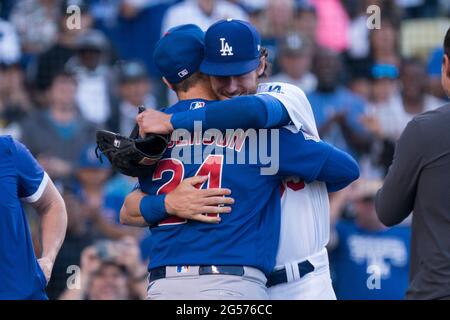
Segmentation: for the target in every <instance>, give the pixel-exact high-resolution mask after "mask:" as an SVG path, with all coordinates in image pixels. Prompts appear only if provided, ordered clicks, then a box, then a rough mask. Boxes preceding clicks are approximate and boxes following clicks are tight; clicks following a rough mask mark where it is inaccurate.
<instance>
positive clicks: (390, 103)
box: [362, 64, 401, 141]
mask: <svg viewBox="0 0 450 320" xmlns="http://www.w3.org/2000/svg"><path fill="white" fill-rule="evenodd" d="M398 77H399V71H398V68H397V67H396V66H395V65H392V64H376V65H374V66H373V67H372V94H371V97H370V101H369V103H368V105H367V107H366V116H364V117H363V119H362V120H363V123H364V126H365V127H366V128H367V129H368V130H369V131H371V132H372V133H373V134H374V135H375V136H377V137H379V138H388V139H390V140H392V141H395V140H397V136H398V133H397V132H398V130H399V128H398V122H397V120H396V118H395V116H394V114H395V113H396V110H397V109H398V108H399V107H400V108H401V106H399V103H401V101H399V99H398V92H399V89H400V88H399V83H398V82H399V80H398Z"/></svg>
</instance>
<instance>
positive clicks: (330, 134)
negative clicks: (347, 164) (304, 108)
mask: <svg viewBox="0 0 450 320" xmlns="http://www.w3.org/2000/svg"><path fill="white" fill-rule="evenodd" d="M342 71H343V69H342V63H341V60H340V58H339V56H338V54H337V53H336V52H333V51H330V50H327V49H324V48H322V49H318V51H317V52H316V56H315V58H314V61H313V72H314V73H315V75H316V76H317V80H318V84H317V90H316V91H314V92H312V93H310V94H309V95H308V99H309V101H310V103H311V106H312V109H313V112H314V117H315V119H316V123H317V127H318V129H319V133H320V136H321V137H322V138H323V139H324V140H325V141H328V142H330V143H331V144H333V145H335V146H336V147H338V148H340V149H342V150H346V151H348V152H351V153H353V154H355V153H356V152H358V151H359V152H360V153H361V152H366V151H367V149H368V148H369V147H370V144H371V139H370V136H369V135H368V133H367V131H366V130H365V129H364V127H363V126H362V124H361V123H360V118H361V116H362V115H363V114H364V108H365V105H364V101H363V100H362V99H361V98H359V97H358V96H356V95H354V94H353V93H352V92H351V91H350V90H348V89H347V88H345V87H344V86H343V85H342V80H341V76H342Z"/></svg>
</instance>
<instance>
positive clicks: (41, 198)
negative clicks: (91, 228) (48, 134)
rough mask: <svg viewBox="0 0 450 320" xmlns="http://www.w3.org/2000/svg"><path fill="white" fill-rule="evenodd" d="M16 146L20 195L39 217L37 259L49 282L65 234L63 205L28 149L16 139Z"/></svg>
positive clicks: (59, 196) (65, 215)
mask: <svg viewBox="0 0 450 320" xmlns="http://www.w3.org/2000/svg"><path fill="white" fill-rule="evenodd" d="M15 148H16V162H15V163H16V167H17V172H18V186H19V188H18V191H19V196H20V197H21V199H22V200H23V201H26V202H29V203H30V204H31V205H32V206H33V207H34V209H35V210H36V212H37V213H38V214H39V216H40V219H41V229H42V255H41V258H40V259H39V260H38V262H39V265H40V266H41V268H42V271H43V272H44V274H45V277H46V280H47V282H48V281H49V279H50V276H51V272H52V269H53V264H54V262H55V259H56V256H57V254H58V252H59V249H60V248H61V245H62V243H63V241H64V237H65V234H66V228H67V212H66V207H65V204H64V200H63V199H62V197H61V195H60V194H59V192H58V190H57V189H56V187H55V185H54V184H53V182H52V181H51V179H50V178H49V177H48V175H47V173H45V172H44V170H43V169H42V168H41V166H40V165H39V164H38V163H37V161H36V160H35V159H34V158H33V156H32V155H31V153H30V152H29V151H28V149H27V148H26V147H25V146H24V145H23V144H21V143H19V142H15Z"/></svg>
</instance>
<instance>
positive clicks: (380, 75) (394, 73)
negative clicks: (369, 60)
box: [372, 63, 398, 79]
mask: <svg viewBox="0 0 450 320" xmlns="http://www.w3.org/2000/svg"><path fill="white" fill-rule="evenodd" d="M372 78H373V79H385V78H387V79H397V78H398V68H397V66H395V65H393V64H387V63H377V64H374V65H373V66H372Z"/></svg>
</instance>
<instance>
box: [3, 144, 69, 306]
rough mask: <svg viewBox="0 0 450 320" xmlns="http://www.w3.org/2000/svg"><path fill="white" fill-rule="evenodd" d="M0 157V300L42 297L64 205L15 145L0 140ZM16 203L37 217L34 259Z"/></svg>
mask: <svg viewBox="0 0 450 320" xmlns="http://www.w3.org/2000/svg"><path fill="white" fill-rule="evenodd" d="M0 159H2V160H1V161H0V190H1V193H0V284H1V285H0V299H4V300H16V299H47V295H46V293H45V287H46V285H47V282H48V281H49V279H50V275H51V272H52V268H53V263H54V261H55V258H56V256H57V254H58V251H59V249H60V247H61V244H62V242H63V240H64V236H65V233H66V226H67V213H66V208H65V205H64V201H63V199H62V197H61V195H60V194H59V192H58V191H57V189H56V188H55V186H54V184H53V182H52V181H51V180H50V178H49V177H48V175H47V173H45V172H44V170H43V169H42V168H41V166H40V165H39V164H38V162H37V161H36V160H35V159H34V158H33V156H32V155H31V153H30V152H29V151H28V149H27V148H26V147H25V146H24V145H23V144H21V143H20V142H18V141H15V140H14V139H13V138H11V137H10V136H0ZM21 201H24V202H28V203H30V204H31V205H32V206H33V207H34V208H35V209H36V211H37V213H38V214H39V216H40V218H41V228H42V237H41V238H42V250H41V252H42V253H41V257H40V258H39V259H38V260H37V259H36V256H35V253H34V248H33V244H32V239H31V234H30V230H29V227H28V223H27V219H26V216H25V212H24V209H23V207H22V203H21Z"/></svg>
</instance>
